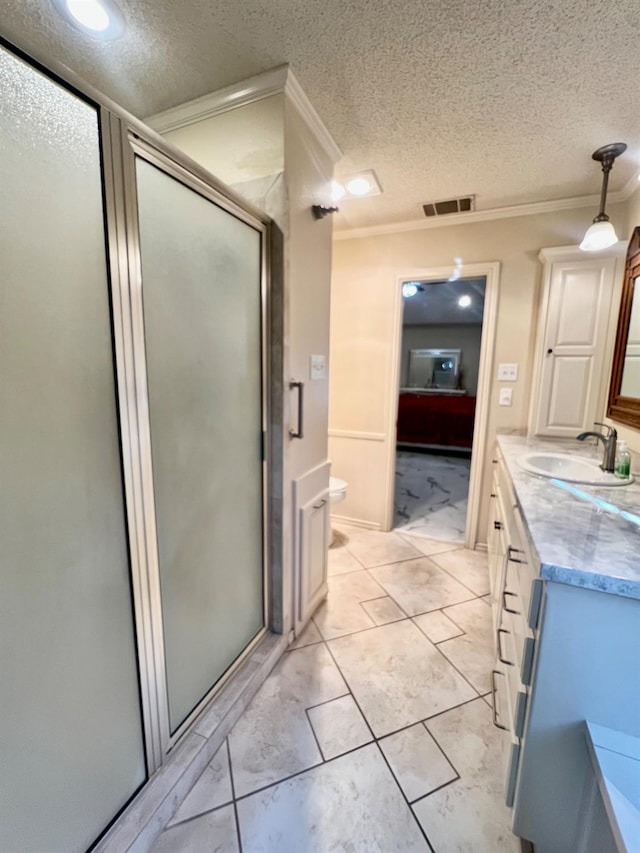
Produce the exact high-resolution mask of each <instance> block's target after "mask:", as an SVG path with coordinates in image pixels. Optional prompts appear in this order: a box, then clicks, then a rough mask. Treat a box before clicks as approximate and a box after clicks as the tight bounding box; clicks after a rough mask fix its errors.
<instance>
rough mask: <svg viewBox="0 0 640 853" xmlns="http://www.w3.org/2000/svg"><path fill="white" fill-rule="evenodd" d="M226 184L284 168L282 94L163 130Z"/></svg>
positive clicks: (186, 152) (262, 175) (178, 146)
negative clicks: (195, 121) (172, 128)
mask: <svg viewBox="0 0 640 853" xmlns="http://www.w3.org/2000/svg"><path fill="white" fill-rule="evenodd" d="M163 136H164V138H165V139H168V140H169V142H172V143H173V144H174V145H175V146H176V147H177V148H180V149H181V150H182V151H184V152H185V154H188V155H189V157H192V158H193V159H194V160H195V161H196V162H197V163H200V165H201V166H204V167H205V169H208V170H209V171H210V172H211V174H213V175H215V176H216V178H219V179H220V180H221V181H223V182H224V183H225V184H239V183H242V182H244V181H253V180H255V179H256V178H264V177H265V176H267V175H275V174H277V173H278V172H282V170H283V169H284V95H272V96H271V97H269V98H264V100H262V101H257V102H256V103H253V104H247V105H246V106H243V107H240V108H239V109H235V110H230V111H229V112H226V113H220V115H217V116H213V117H212V118H208V119H204V120H203V121H199V122H197V123H195V124H190V125H187V126H186V127H181V128H178V129H177V130H171V131H168V132H167V133H164V134H163Z"/></svg>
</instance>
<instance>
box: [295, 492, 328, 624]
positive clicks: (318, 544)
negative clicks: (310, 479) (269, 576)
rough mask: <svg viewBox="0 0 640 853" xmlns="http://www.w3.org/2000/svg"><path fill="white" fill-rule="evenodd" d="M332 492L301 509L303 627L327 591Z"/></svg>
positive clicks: (300, 619) (300, 607) (299, 611)
mask: <svg viewBox="0 0 640 853" xmlns="http://www.w3.org/2000/svg"><path fill="white" fill-rule="evenodd" d="M328 543H329V495H328V493H327V492H322V493H321V494H319V495H318V496H317V497H316V498H314V499H313V500H311V501H309V502H308V503H306V504H305V505H304V506H303V507H302V508H301V509H300V555H299V572H300V581H299V584H298V590H299V601H298V608H297V614H296V616H297V619H296V627H297V628H301V627H302V626H303V625H304V623H305V622H307V620H308V619H309V617H310V616H311V614H312V613H313V611H314V610H315V609H316V607H317V606H318V605H319V604H320V602H321V601H322V599H323V598H324V597H325V595H326V594H327V560H328V547H327V546H328Z"/></svg>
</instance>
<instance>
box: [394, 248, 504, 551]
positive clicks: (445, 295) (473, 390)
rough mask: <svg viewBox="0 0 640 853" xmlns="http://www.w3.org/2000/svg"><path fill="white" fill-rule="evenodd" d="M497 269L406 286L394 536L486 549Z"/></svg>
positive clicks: (401, 290) (414, 278)
mask: <svg viewBox="0 0 640 853" xmlns="http://www.w3.org/2000/svg"><path fill="white" fill-rule="evenodd" d="M498 269H499V267H498V264H476V265H472V266H469V265H467V266H464V267H463V266H462V263H461V262H460V263H458V262H456V266H455V267H454V269H453V270H451V269H448V270H442V269H440V270H428V271H422V272H420V273H414V274H413V275H411V276H402V277H400V279H399V280H398V283H397V286H398V294H397V335H396V348H395V349H396V373H395V382H394V385H393V387H394V388H395V389H396V394H395V403H396V404H395V406H392V408H393V410H394V413H395V415H396V417H395V421H394V424H393V434H394V435H395V437H396V441H395V442H394V443H393V446H392V449H391V454H390V455H391V459H390V463H391V469H390V484H391V483H393V487H392V488H391V489H390V493H391V494H390V497H391V501H390V503H391V505H390V507H389V528H390V529H394V530H397V531H399V532H402V533H404V534H409V535H417V536H423V537H428V538H431V539H440V540H446V541H454V542H459V543H460V544H465V545H466V546H467V547H471V548H473V547H475V545H476V542H477V541H478V533H477V522H478V511H479V500H480V485H481V478H482V462H483V459H484V455H485V454H484V450H485V443H486V421H487V411H488V396H489V382H490V365H491V361H492V355H493V340H494V332H495V313H496V311H495V308H496V304H497V286H498ZM443 273H446V275H444V274H443Z"/></svg>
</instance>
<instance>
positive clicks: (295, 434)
mask: <svg viewBox="0 0 640 853" xmlns="http://www.w3.org/2000/svg"><path fill="white" fill-rule="evenodd" d="M289 388H290V389H291V390H292V391H293V389H294V388H297V389H298V427H297V429H290V430H289V435H290V436H291V438H303V436H304V432H303V420H302V418H303V412H304V382H296V381H294V380H293V379H292V380H291V382H289Z"/></svg>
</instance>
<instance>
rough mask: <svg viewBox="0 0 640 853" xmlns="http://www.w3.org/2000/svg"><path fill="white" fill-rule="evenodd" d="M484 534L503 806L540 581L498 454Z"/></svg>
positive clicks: (513, 777)
mask: <svg viewBox="0 0 640 853" xmlns="http://www.w3.org/2000/svg"><path fill="white" fill-rule="evenodd" d="M493 466H494V472H493V484H492V491H491V502H492V505H491V516H490V527H489V533H488V542H489V573H490V588H491V606H492V612H493V625H494V631H495V633H494V645H495V651H496V664H495V668H494V670H493V672H492V689H493V708H494V724H495V725H496V726H497V727H498V728H500V729H502V730H503V731H505V737H504V741H503V745H504V751H505V801H506V803H507V805H509V806H511V805H513V801H514V796H515V790H516V782H517V778H518V766H519V762H520V755H521V749H522V738H523V734H524V724H525V716H526V709H527V701H528V696H529V685H530V684H531V678H532V669H533V657H534V648H535V636H534V629H535V627H536V625H537V619H538V610H539V606H540V585H541V581H540V580H539V578H536V574H537V572H536V570H535V568H534V567H535V565H536V563H535V558H534V557H533V556H532V554H531V547H530V545H529V542H528V539H527V536H526V532H525V530H524V526H523V523H522V520H521V518H520V513H519V510H518V506H517V502H516V499H515V495H514V493H513V490H512V487H511V484H510V481H509V477H508V474H507V471H506V468H505V466H504V462H503V459H502V456H501V454H500V451H499V450H497V449H496V455H495V457H494V460H493Z"/></svg>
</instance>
